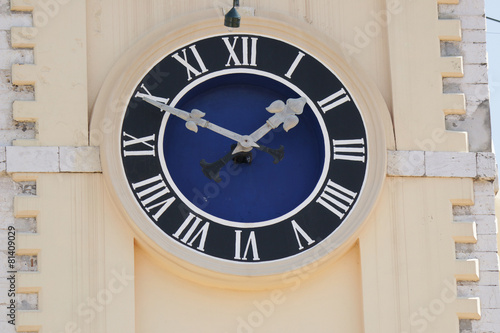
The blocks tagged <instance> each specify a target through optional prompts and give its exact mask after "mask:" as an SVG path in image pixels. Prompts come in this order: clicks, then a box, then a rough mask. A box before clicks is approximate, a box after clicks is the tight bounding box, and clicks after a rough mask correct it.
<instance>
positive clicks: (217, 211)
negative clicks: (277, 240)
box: [162, 74, 325, 222]
mask: <svg viewBox="0 0 500 333" xmlns="http://www.w3.org/2000/svg"><path fill="white" fill-rule="evenodd" d="M297 97H300V96H298V95H297V94H296V93H295V92H294V91H293V90H291V89H290V88H288V87H286V86H285V85H283V84H280V83H277V82H276V81H274V80H272V79H269V78H267V77H264V76H259V75H250V74H227V75H221V76H218V77H216V78H213V79H210V80H207V81H205V82H203V83H201V84H200V85H198V86H196V93H194V94H193V93H190V94H187V96H184V98H182V99H181V100H180V101H179V103H177V105H176V107H178V108H180V109H183V110H192V109H199V110H202V111H203V112H205V113H206V116H205V117H204V118H205V119H207V120H209V121H210V122H213V123H215V124H217V125H220V126H222V127H224V128H227V129H230V130H233V131H235V132H237V133H244V134H250V133H252V132H254V131H255V130H256V129H258V128H259V127H261V126H262V125H263V124H265V123H266V121H267V120H268V119H269V117H270V116H272V114H270V113H269V112H267V111H266V108H267V107H268V106H269V105H270V104H271V103H272V102H274V101H276V100H284V101H286V100H287V99H288V98H297ZM167 117H168V118H169V119H168V121H167V124H166V127H165V131H164V133H162V134H163V135H164V136H163V151H164V158H165V163H166V167H167V169H168V173H169V174H170V176H171V178H172V181H173V182H174V183H175V185H176V187H177V189H178V190H179V192H180V193H182V194H183V195H184V197H186V198H187V199H188V200H189V201H190V202H191V203H192V204H193V205H195V206H196V207H198V208H199V209H200V210H203V211H204V212H206V213H208V214H210V215H212V216H215V217H218V218H221V219H224V220H228V221H235V222H260V221H266V220H271V219H275V218H278V217H280V216H282V215H285V214H286V213H288V212H290V211H291V210H293V209H294V208H296V207H297V206H298V205H299V204H301V203H302V202H303V201H304V200H305V199H306V198H307V197H308V196H309V195H310V194H311V193H312V191H313V190H314V188H315V186H316V184H317V182H318V181H319V179H320V176H321V173H322V171H323V166H324V159H325V157H324V155H325V154H324V151H325V148H324V138H323V135H322V132H321V128H320V125H319V122H318V119H317V118H316V116H315V115H314V113H313V111H312V110H311V109H310V108H309V106H307V107H306V108H305V110H304V112H303V114H301V115H300V116H299V118H300V121H299V124H298V125H297V126H296V127H294V128H293V129H291V130H290V131H289V132H288V133H287V132H285V131H284V130H283V127H279V128H277V129H275V130H273V131H271V132H269V133H268V134H267V135H266V136H265V137H264V138H262V139H261V140H259V142H258V143H259V144H261V145H265V146H267V147H269V148H271V149H279V148H280V147H281V146H283V147H284V158H283V159H282V160H281V161H279V163H276V164H275V163H273V157H272V156H271V155H269V154H267V153H265V152H263V151H260V150H257V149H253V150H252V151H251V152H249V154H251V156H250V157H251V163H234V162H233V161H232V160H231V161H230V162H229V163H227V164H226V165H225V166H224V167H223V168H222V169H221V171H220V181H219V182H216V181H214V180H212V179H209V178H207V177H206V176H205V175H204V174H203V172H202V168H201V167H200V161H201V160H203V159H204V160H206V161H207V162H209V163H213V162H216V161H217V160H219V159H220V158H221V157H223V156H224V155H226V154H227V153H229V152H231V150H232V149H231V146H232V145H233V144H234V142H233V141H232V140H230V139H228V138H226V137H223V136H221V135H219V134H217V133H214V132H211V131H209V130H207V129H203V128H200V129H199V130H198V132H197V133H194V132H192V131H189V130H187V129H186V127H185V121H184V120H182V119H180V118H177V117H172V116H168V115H167Z"/></svg>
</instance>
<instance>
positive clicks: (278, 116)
mask: <svg viewBox="0 0 500 333" xmlns="http://www.w3.org/2000/svg"><path fill="white" fill-rule="evenodd" d="M306 102H307V100H306V99H305V98H304V97H300V98H290V99H289V100H287V101H286V105H285V103H283V101H280V100H277V101H274V102H273V103H272V104H271V105H270V106H269V107H267V108H266V110H267V111H268V112H270V113H274V116H272V117H270V118H269V119H268V120H267V121H266V123H265V124H264V125H262V127H260V128H259V129H258V130H256V131H255V132H253V133H252V134H250V135H249V136H250V138H251V139H252V140H253V141H254V142H257V141H259V140H260V139H262V138H263V137H264V136H265V135H266V134H267V133H269V131H271V130H272V129H275V128H278V127H279V126H280V125H281V124H283V128H284V129H285V131H287V132H288V131H289V130H291V129H292V128H294V127H295V126H297V124H298V123H299V118H298V117H297V116H296V115H299V114H302V112H303V111H304V106H305V105H306Z"/></svg>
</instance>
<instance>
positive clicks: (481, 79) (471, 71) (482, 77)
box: [462, 64, 488, 84]
mask: <svg viewBox="0 0 500 333" xmlns="http://www.w3.org/2000/svg"><path fill="white" fill-rule="evenodd" d="M462 80H463V82H464V83H471V84H477V83H488V67H487V66H486V64H473V65H464V77H463V78H462Z"/></svg>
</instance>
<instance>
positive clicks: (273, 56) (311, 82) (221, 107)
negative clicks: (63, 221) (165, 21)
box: [120, 34, 370, 263]
mask: <svg viewBox="0 0 500 333" xmlns="http://www.w3.org/2000/svg"><path fill="white" fill-rule="evenodd" d="M279 101H281V102H279ZM270 106H271V107H270ZM268 107H270V108H269V110H267V109H266V108H268ZM271 112H273V113H271ZM284 128H286V129H289V130H288V131H285V130H284ZM120 142H121V156H122V159H121V161H122V166H123V172H124V174H125V177H126V178H127V180H128V182H129V188H130V191H131V193H132V194H133V196H134V198H135V200H136V202H137V205H138V206H140V208H141V210H142V212H144V214H145V216H147V219H148V220H149V221H151V223H152V224H154V225H155V226H156V227H157V228H159V229H160V230H161V231H162V232H163V233H164V235H165V237H167V238H168V239H169V240H171V241H173V242H176V244H180V245H181V246H184V247H185V248H187V249H188V251H193V253H196V254H200V255H202V256H210V257H213V258H218V259H221V260H224V261H231V262H243V263H257V262H272V261H275V260H280V259H283V258H288V257H292V256H295V255H297V254H300V253H302V252H305V251H308V250H311V249H313V248H314V247H316V246H318V245H319V244H321V242H322V241H323V240H324V239H326V238H328V237H329V236H330V235H332V234H333V233H334V232H335V231H336V230H337V229H338V228H339V226H341V225H342V223H344V221H346V219H347V218H348V217H349V215H350V214H351V212H352V211H353V210H354V209H356V204H357V202H358V199H359V197H360V195H361V194H362V192H363V189H364V186H365V179H366V174H367V168H368V166H369V154H368V151H369V149H368V148H369V145H370V142H369V141H368V137H367V133H366V128H365V123H364V120H363V117H362V113H361V112H360V110H359V109H358V107H357V104H356V102H355V96H353V95H351V93H350V92H349V89H348V87H346V86H344V85H343V84H342V82H341V80H339V78H338V77H337V76H336V75H335V73H334V72H332V70H330V69H329V68H328V67H326V66H325V65H324V64H323V63H322V62H321V61H319V60H318V59H316V58H315V57H313V56H312V55H310V54H308V53H307V52H306V51H305V50H302V49H299V48H297V47H296V46H294V45H291V44H289V43H286V42H284V41H281V40H278V39H274V38H270V37H265V36H259V35H238V34H229V35H220V36H211V37H207V38H203V39H200V40H196V41H193V42H192V43H191V44H189V45H185V46H182V47H180V48H178V49H176V50H172V51H171V52H169V53H168V54H166V55H165V57H164V58H163V59H160V60H159V62H158V63H157V64H156V65H155V66H154V67H153V68H152V69H151V70H150V71H149V72H148V73H146V74H145V76H144V77H143V78H142V80H141V82H139V84H138V85H137V87H136V89H135V91H134V94H133V96H131V98H130V101H129V104H128V106H127V110H126V112H125V114H124V117H123V122H122V130H121V138H120Z"/></svg>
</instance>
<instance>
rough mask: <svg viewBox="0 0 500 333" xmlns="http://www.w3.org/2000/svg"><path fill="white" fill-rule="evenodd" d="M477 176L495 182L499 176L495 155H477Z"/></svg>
mask: <svg viewBox="0 0 500 333" xmlns="http://www.w3.org/2000/svg"><path fill="white" fill-rule="evenodd" d="M477 176H478V177H479V178H484V179H489V180H493V179H495V178H496V176H497V168H496V160H495V154H494V153H477Z"/></svg>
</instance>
